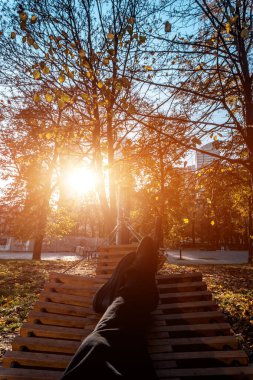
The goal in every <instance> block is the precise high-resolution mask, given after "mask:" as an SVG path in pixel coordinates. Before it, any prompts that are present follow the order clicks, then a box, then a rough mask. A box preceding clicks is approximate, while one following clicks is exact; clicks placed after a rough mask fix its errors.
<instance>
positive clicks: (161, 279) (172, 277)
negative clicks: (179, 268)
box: [156, 272, 202, 284]
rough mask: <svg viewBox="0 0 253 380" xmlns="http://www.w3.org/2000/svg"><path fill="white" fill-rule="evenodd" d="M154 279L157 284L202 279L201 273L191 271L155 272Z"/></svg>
mask: <svg viewBox="0 0 253 380" xmlns="http://www.w3.org/2000/svg"><path fill="white" fill-rule="evenodd" d="M156 279H157V281H158V284H173V283H182V282H189V281H202V273H200V272H193V273H183V274H169V275H163V274H157V275H156Z"/></svg>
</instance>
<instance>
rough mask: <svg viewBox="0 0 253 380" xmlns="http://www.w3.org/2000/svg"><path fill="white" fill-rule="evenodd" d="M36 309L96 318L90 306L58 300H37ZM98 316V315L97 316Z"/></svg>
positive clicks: (34, 308)
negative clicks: (57, 301) (63, 302)
mask: <svg viewBox="0 0 253 380" xmlns="http://www.w3.org/2000/svg"><path fill="white" fill-rule="evenodd" d="M33 310H34V311H41V312H47V313H55V314H61V315H74V316H76V317H91V316H93V317H94V318H96V315H95V314H94V311H93V310H92V309H91V308H88V307H82V306H74V305H67V304H62V303H56V302H43V301H37V302H36V303H35V304H34V307H33ZM97 318H98V317H97Z"/></svg>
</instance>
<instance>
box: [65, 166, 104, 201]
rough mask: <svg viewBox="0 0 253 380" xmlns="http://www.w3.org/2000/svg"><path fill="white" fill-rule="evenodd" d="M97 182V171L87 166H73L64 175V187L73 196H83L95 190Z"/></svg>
mask: <svg viewBox="0 0 253 380" xmlns="http://www.w3.org/2000/svg"><path fill="white" fill-rule="evenodd" d="M97 182H98V178H97V175H96V173H95V172H94V171H93V170H91V169H90V168H87V167H78V168H73V169H71V170H69V171H68V172H67V173H65V176H64V187H65V189H66V190H68V192H69V193H70V194H71V195H73V196H83V195H87V194H88V193H90V192H94V191H95V189H96V185H97Z"/></svg>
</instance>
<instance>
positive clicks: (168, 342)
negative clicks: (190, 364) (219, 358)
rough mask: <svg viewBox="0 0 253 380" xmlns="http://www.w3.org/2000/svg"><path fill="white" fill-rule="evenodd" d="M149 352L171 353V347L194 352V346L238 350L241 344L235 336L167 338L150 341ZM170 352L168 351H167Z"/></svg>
mask: <svg viewBox="0 0 253 380" xmlns="http://www.w3.org/2000/svg"><path fill="white" fill-rule="evenodd" d="M148 344H149V346H148V349H149V352H170V351H171V347H173V348H175V349H176V350H178V347H182V348H185V349H188V350H190V351H192V350H193V348H191V347H194V346H200V347H202V348H203V347H207V348H209V349H210V348H213V349H216V350H220V349H225V348H227V349H234V350H236V349H238V347H239V343H238V340H237V339H236V338H235V336H233V335H231V336H229V335H226V336H213V337H194V338H175V339H173V338H167V339H149V341H148ZM167 350H168V351H167Z"/></svg>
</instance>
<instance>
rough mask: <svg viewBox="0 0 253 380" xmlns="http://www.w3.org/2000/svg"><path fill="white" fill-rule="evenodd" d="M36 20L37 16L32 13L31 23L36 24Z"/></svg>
mask: <svg viewBox="0 0 253 380" xmlns="http://www.w3.org/2000/svg"><path fill="white" fill-rule="evenodd" d="M36 20H37V16H35V15H32V17H31V23H32V24H35V22H36Z"/></svg>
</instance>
